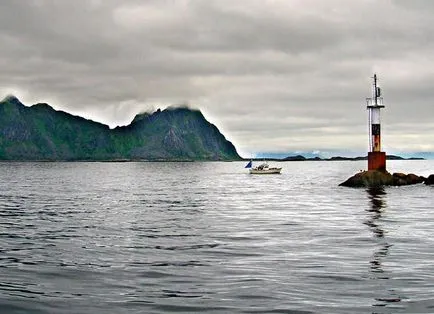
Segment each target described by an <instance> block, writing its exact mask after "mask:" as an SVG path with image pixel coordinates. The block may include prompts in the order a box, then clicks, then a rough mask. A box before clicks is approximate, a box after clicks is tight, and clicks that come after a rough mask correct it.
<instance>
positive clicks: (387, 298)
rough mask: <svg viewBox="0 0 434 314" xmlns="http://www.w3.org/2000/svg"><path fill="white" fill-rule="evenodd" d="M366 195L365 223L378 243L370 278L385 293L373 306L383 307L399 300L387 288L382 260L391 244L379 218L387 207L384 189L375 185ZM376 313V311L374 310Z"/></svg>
mask: <svg viewBox="0 0 434 314" xmlns="http://www.w3.org/2000/svg"><path fill="white" fill-rule="evenodd" d="M367 192H368V197H369V200H370V203H371V206H370V208H369V209H367V210H366V211H367V212H368V219H367V220H366V221H365V224H366V225H367V226H369V228H370V229H371V231H372V233H373V236H374V239H376V241H377V243H378V244H379V246H378V248H377V249H376V250H375V251H374V253H373V255H372V258H371V260H370V261H369V263H370V271H371V274H372V279H374V280H378V282H379V284H380V285H382V286H383V287H384V293H385V295H379V296H378V297H376V298H375V303H374V304H373V306H374V307H376V308H377V307H385V306H387V304H390V303H396V302H400V301H401V299H400V298H399V297H398V296H396V294H395V292H394V290H393V289H389V288H388V285H387V283H388V280H389V279H390V274H389V273H388V272H387V271H385V270H384V267H383V262H384V260H385V259H386V258H387V256H388V255H389V250H390V247H391V246H392V245H391V244H389V243H388V242H387V237H386V234H387V232H386V231H385V230H384V226H383V224H382V223H381V218H382V216H383V214H384V212H385V210H386V209H387V203H386V191H385V189H384V188H383V187H375V188H369V189H367ZM374 313H378V312H374Z"/></svg>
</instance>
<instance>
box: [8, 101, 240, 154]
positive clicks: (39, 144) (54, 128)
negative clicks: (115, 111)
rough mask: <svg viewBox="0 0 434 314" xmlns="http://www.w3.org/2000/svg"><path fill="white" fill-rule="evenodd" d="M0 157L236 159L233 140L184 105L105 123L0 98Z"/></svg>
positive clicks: (42, 106)
mask: <svg viewBox="0 0 434 314" xmlns="http://www.w3.org/2000/svg"><path fill="white" fill-rule="evenodd" d="M0 159H1V160H121V159H127V160H238V159H240V156H239V155H238V153H237V151H236V149H235V147H234V145H233V144H232V143H231V142H229V141H228V140H226V138H225V137H224V136H223V135H222V134H221V133H220V131H219V130H218V129H217V127H216V126H215V125H213V124H211V123H209V122H208V121H207V120H206V119H205V117H204V116H203V115H202V113H201V112H200V111H198V110H192V109H189V108H187V107H182V108H167V109H165V110H163V111H161V110H157V111H156V112H153V113H142V114H139V115H137V116H136V117H135V118H134V120H133V121H132V122H131V124H130V125H128V126H123V127H117V128H115V129H110V128H109V127H108V126H107V125H104V124H101V123H98V122H94V121H91V120H87V119H85V118H82V117H78V116H74V115H71V114H69V113H66V112H63V111H57V110H54V109H53V108H52V107H50V106H49V105H48V104H45V103H38V104H36V105H33V106H31V107H27V106H24V105H23V104H22V103H21V102H20V101H19V100H18V99H17V98H16V97H14V96H8V97H6V98H5V99H4V100H3V101H1V102H0Z"/></svg>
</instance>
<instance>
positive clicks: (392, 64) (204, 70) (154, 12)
mask: <svg viewBox="0 0 434 314" xmlns="http://www.w3.org/2000/svg"><path fill="white" fill-rule="evenodd" d="M433 15H434V10H433V4H432V2H431V1H429V0H426V1H422V0H417V1H399V0H395V1H390V0H363V1H358V0H350V1H349V0H328V1H320V0H250V1H228V0H207V1H200V0H170V1H169V0H158V1H151V0H148V1H138V0H137V1H136V0H131V1H120V0H107V1H96V0H93V1H91V0H89V1H86V0H81V1H76V2H68V1H55V0H34V1H4V2H1V3H0V41H1V43H2V44H1V45H0V68H1V71H0V93H1V94H7V93H10V92H11V91H13V92H14V93H16V94H17V96H19V97H21V98H22V100H23V101H24V102H27V103H29V104H31V103H33V102H37V101H44V102H49V103H50V104H52V105H53V106H54V107H55V108H57V109H61V110H65V111H68V112H71V113H74V114H80V115H83V116H85V117H89V118H92V119H93V120H96V121H100V122H103V123H107V124H109V125H110V126H112V127H114V126H116V125H122V124H127V123H129V122H130V121H131V120H132V118H133V117H134V115H135V114H136V113H139V112H141V111H143V110H148V109H149V108H156V107H165V106H168V105H171V104H177V103H190V104H193V106H195V107H197V108H199V109H201V110H203V112H204V113H205V115H206V117H207V118H208V119H210V120H211V122H213V123H215V124H216V125H217V126H218V127H219V128H220V129H221V130H222V131H223V132H224V134H225V135H226V136H227V138H229V139H230V140H232V141H233V142H234V144H235V145H236V147H237V148H238V149H239V150H240V151H243V152H249V153H254V152H260V151H276V152H285V151H293V150H321V151H323V150H327V149H334V150H339V149H342V150H359V151H365V150H366V147H367V143H366V142H367V140H366V138H367V135H366V108H365V97H369V95H370V88H371V82H370V77H371V76H372V74H373V72H377V74H378V75H379V78H380V84H381V86H382V88H383V92H384V98H385V103H386V109H385V110H384V111H383V121H384V124H385V125H384V129H385V130H387V131H388V132H387V133H386V132H385V133H384V141H385V143H384V144H385V146H386V147H390V148H391V149H394V148H399V149H401V150H406V149H408V150H415V149H418V148H421V147H425V148H426V147H428V148H429V147H432V142H430V141H431V138H433V135H434V134H433V132H434V131H433V128H434V127H433V122H432V119H431V118H430V117H431V115H432V113H433V110H434V109H433V107H432V102H433V100H434V91H433V89H432V85H433V83H434V71H433V70H432V69H433V68H434V67H433V66H434V64H433V63H434V61H432V55H433V52H434V40H433V39H434V38H433V37H434V23H433V22H432V21H433V17H434V16H433ZM415 130H417V132H418V133H417V134H416V133H415V132H416V131H415ZM409 134H413V135H414V136H409Z"/></svg>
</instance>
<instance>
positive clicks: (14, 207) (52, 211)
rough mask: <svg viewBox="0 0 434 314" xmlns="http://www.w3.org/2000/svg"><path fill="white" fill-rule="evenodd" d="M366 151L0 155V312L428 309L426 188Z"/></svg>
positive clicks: (417, 168)
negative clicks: (278, 170) (355, 156)
mask: <svg viewBox="0 0 434 314" xmlns="http://www.w3.org/2000/svg"><path fill="white" fill-rule="evenodd" d="M365 163H366V162H363V161H361V162H354V161H352V162H287V163H281V166H283V173H282V174H281V175H270V176H254V175H249V174H247V172H246V169H244V168H243V167H244V163H240V162H232V163H220V162H204V163H199V162H194V163H148V162H143V163H82V162H80V163H15V162H13V163H0V313H93V314H94V313H96V314H99V313H104V314H106V313H198V312H200V313H299V314H302V313H303V314H304V313H434V237H433V234H434V202H433V196H434V188H432V187H428V186H424V185H416V186H407V187H400V188H385V189H382V190H365V189H350V188H344V187H338V184H339V183H340V182H342V181H344V180H345V179H347V178H348V177H349V176H350V175H353V174H354V173H355V172H357V171H359V169H363V168H365V167H366V166H365ZM388 167H389V170H390V171H392V172H393V171H403V172H414V173H416V174H419V175H429V174H430V173H434V161H389V162H388Z"/></svg>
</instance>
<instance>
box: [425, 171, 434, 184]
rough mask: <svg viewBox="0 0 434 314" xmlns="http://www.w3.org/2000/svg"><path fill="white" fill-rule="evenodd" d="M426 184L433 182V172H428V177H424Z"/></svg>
mask: <svg viewBox="0 0 434 314" xmlns="http://www.w3.org/2000/svg"><path fill="white" fill-rule="evenodd" d="M425 184H426V185H432V184H434V174H430V175H429V176H428V178H426V179H425Z"/></svg>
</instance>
